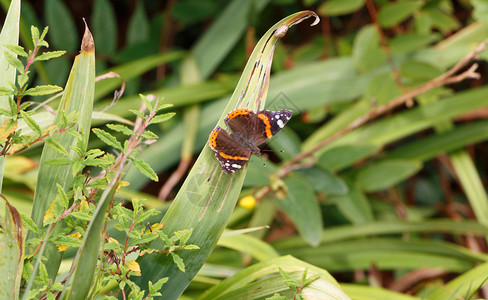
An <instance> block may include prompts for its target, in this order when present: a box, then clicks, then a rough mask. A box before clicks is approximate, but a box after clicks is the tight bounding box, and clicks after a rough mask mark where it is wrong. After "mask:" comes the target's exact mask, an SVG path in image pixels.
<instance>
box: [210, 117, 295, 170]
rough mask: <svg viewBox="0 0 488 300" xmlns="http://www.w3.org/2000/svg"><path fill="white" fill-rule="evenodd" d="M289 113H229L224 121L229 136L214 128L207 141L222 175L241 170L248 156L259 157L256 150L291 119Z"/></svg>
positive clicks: (223, 131)
mask: <svg viewBox="0 0 488 300" xmlns="http://www.w3.org/2000/svg"><path fill="white" fill-rule="evenodd" d="M291 114H292V112H291V110H288V109H283V110H280V111H270V110H261V111H258V112H257V113H255V112H254V111H252V110H249V109H245V108H242V109H236V110H234V111H231V112H230V113H229V114H228V115H227V117H226V118H225V119H224V121H225V124H227V126H229V128H230V129H231V130H232V132H233V133H232V134H229V133H228V132H227V131H225V130H224V129H222V128H221V127H219V126H217V127H215V129H214V130H213V131H212V133H211V134H210V136H209V138H208V144H209V145H210V148H212V150H214V151H215V152H217V153H215V156H216V157H217V160H218V161H219V162H220V164H221V165H222V171H224V172H225V173H234V172H235V171H236V170H239V169H240V168H242V166H243V165H245V164H246V162H247V161H248V160H249V157H250V156H251V153H252V154H258V155H261V151H260V150H259V148H258V146H259V145H261V144H262V143H264V142H266V141H267V140H269V139H270V138H271V137H272V136H273V135H275V134H276V133H277V132H278V131H280V129H281V128H283V127H285V124H286V123H287V122H288V120H290V118H291Z"/></svg>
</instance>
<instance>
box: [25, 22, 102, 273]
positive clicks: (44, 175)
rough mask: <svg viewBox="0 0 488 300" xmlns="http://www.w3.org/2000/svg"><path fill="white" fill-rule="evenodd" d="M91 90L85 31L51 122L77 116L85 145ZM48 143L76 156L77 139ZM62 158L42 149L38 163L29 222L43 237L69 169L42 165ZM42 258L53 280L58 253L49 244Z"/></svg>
mask: <svg viewBox="0 0 488 300" xmlns="http://www.w3.org/2000/svg"><path fill="white" fill-rule="evenodd" d="M94 86H95V55H94V44H93V39H92V37H91V33H90V31H89V30H88V28H86V31H85V36H84V38H83V41H82V47H81V52H80V54H79V55H78V56H77V57H76V58H75V61H74V63H73V67H72V69H71V73H70V76H69V78H68V82H67V83H66V87H65V90H64V93H63V96H62V99H61V102H60V105H59V107H58V113H57V115H56V118H55V121H54V122H59V120H60V118H61V111H64V114H65V115H69V114H70V113H71V112H77V113H78V118H77V122H76V129H77V131H78V132H80V133H81V134H82V135H83V136H84V138H85V142H84V144H85V145H87V141H88V136H89V132H90V126H91V114H92V107H93V95H94ZM52 139H53V140H55V141H57V142H58V143H59V144H60V145H61V146H62V147H63V148H64V149H66V150H68V151H69V154H68V157H69V158H70V159H72V160H74V159H75V158H76V156H77V154H76V153H75V152H74V151H73V150H71V149H70V146H75V145H76V143H77V139H76V138H75V137H74V136H72V135H70V134H68V133H66V132H63V133H56V134H54V135H53V136H52ZM60 157H63V156H61V155H60V154H59V153H58V152H57V151H56V150H54V149H52V148H50V147H44V149H43V152H42V156H41V162H40V167H39V174H38V180H37V186H36V191H35V195H34V206H33V209H32V219H33V220H34V222H35V223H36V224H37V226H38V227H39V229H41V234H42V235H44V233H45V232H46V229H47V228H46V227H44V226H43V218H44V214H45V213H46V210H47V208H48V207H49V205H50V203H51V201H53V200H54V199H55V198H56V194H57V192H58V191H57V188H56V186H57V184H59V185H61V186H62V187H63V189H64V190H65V191H68V190H69V189H70V187H71V184H72V180H73V174H72V167H71V165H47V164H46V162H48V161H51V160H53V159H56V158H60ZM62 227H63V223H60V224H58V226H56V227H55V229H54V230H53V234H55V233H56V232H58V231H59V230H61V229H62ZM33 236H34V235H33V234H32V233H31V232H29V235H28V237H29V238H32V237H33ZM44 255H45V256H47V257H48V258H49V260H48V261H47V262H46V267H47V270H48V273H49V276H50V278H52V279H54V278H55V277H56V274H57V272H58V268H59V264H60V263H61V257H62V253H60V252H58V251H57V249H56V247H55V245H54V244H53V243H49V244H48V245H47V246H46V251H45V253H44Z"/></svg>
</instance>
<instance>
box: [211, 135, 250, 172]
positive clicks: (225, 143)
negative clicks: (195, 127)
mask: <svg viewBox="0 0 488 300" xmlns="http://www.w3.org/2000/svg"><path fill="white" fill-rule="evenodd" d="M208 143H209V146H210V148H212V150H214V151H215V152H216V153H215V156H216V157H217V160H218V161H219V162H220V164H221V166H222V171H224V172H225V173H234V172H235V171H236V170H239V169H240V168H242V166H244V165H245V164H246V163H247V162H248V161H249V157H250V156H251V151H249V150H247V149H244V148H243V147H241V146H240V145H239V143H237V142H236V141H235V140H234V139H233V138H232V136H231V135H230V134H229V133H228V132H227V131H225V130H224V129H222V128H220V127H219V126H217V127H216V128H215V129H214V130H213V131H212V133H211V134H210V137H209V138H208Z"/></svg>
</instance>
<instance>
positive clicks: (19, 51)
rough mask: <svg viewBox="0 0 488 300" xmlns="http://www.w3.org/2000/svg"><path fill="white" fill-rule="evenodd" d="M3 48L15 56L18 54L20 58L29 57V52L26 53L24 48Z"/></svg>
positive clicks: (11, 46) (9, 46)
mask: <svg viewBox="0 0 488 300" xmlns="http://www.w3.org/2000/svg"><path fill="white" fill-rule="evenodd" d="M3 46H4V47H5V48H7V49H8V50H10V51H12V52H13V53H14V54H17V55H19V56H23V57H27V56H28V54H27V52H25V51H24V48H23V47H21V46H17V45H3Z"/></svg>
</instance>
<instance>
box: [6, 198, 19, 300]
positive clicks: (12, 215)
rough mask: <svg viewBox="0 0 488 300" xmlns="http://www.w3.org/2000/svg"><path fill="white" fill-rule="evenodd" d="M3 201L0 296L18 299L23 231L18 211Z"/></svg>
mask: <svg viewBox="0 0 488 300" xmlns="http://www.w3.org/2000/svg"><path fill="white" fill-rule="evenodd" d="M3 200H4V201H5V204H6V205H5V215H4V217H3V218H2V219H3V220H2V229H3V234H2V235H1V240H0V258H1V261H0V272H1V274H2V276H0V297H1V298H2V299H18V297H19V286H20V281H21V279H22V269H23V266H24V232H23V228H22V218H21V216H20V214H19V212H18V211H17V210H16V209H15V207H13V206H12V205H10V203H9V202H8V201H7V200H6V199H5V198H4V199H3Z"/></svg>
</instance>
